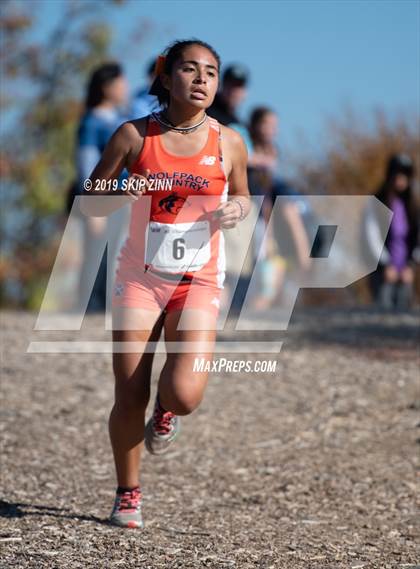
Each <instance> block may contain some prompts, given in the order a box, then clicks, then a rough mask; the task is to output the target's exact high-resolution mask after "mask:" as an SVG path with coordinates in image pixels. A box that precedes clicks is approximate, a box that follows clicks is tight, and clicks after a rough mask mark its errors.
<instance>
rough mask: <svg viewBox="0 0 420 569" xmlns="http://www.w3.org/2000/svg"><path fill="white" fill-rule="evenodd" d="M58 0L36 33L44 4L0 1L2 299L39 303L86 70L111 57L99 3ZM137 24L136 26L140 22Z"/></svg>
mask: <svg viewBox="0 0 420 569" xmlns="http://www.w3.org/2000/svg"><path fill="white" fill-rule="evenodd" d="M121 4H123V2H122V1H121V0H120V1H118V0H107V1H106V2H102V3H101V11H102V12H106V11H107V10H108V11H109V10H111V11H112V10H113V9H119V5H121ZM60 5H61V10H60V15H59V19H58V21H57V23H56V24H55V26H54V28H53V29H52V30H51V31H50V32H48V33H45V35H44V37H43V38H42V39H38V38H39V31H40V27H41V25H42V24H40V23H39V21H37V15H38V14H39V13H40V11H41V10H40V8H43V9H45V4H43V3H41V4H40V3H39V2H37V1H36V0H34V1H32V2H30V3H28V2H16V1H10V0H2V2H1V12H0V33H1V47H2V50H1V56H0V64H1V97H0V110H1V113H2V125H1V131H0V140H1V143H2V144H1V147H2V149H3V150H2V152H1V155H0V175H1V176H2V198H1V204H0V205H1V206H2V207H1V213H0V215H1V218H0V222H1V223H0V239H1V256H0V303H1V304H3V305H4V304H5V303H6V302H7V303H8V304H9V305H10V304H13V303H15V304H18V305H20V306H22V307H26V308H36V307H38V306H39V303H40V300H41V296H40V295H41V294H42V292H43V291H44V290H45V285H46V282H47V280H48V277H49V273H50V270H51V268H52V265H53V262H54V258H55V255H56V252H57V249H58V245H59V241H60V238H61V233H60V232H59V231H58V228H59V224H60V221H62V212H63V211H64V204H65V199H66V194H67V190H68V187H69V185H70V183H71V182H72V180H73V178H74V143H75V136H76V129H77V126H78V121H79V119H80V115H81V112H82V104H81V100H82V98H83V90H84V87H85V82H86V77H87V75H88V73H89V72H90V70H91V69H92V67H94V66H96V65H97V64H99V63H101V62H103V61H104V60H107V59H114V58H112V57H111V56H110V45H111V39H112V34H111V29H110V26H109V25H108V24H107V23H105V21H101V17H100V16H99V14H98V3H97V2H95V1H92V0H85V1H83V2H80V1H76V0H63V1H62V2H61V3H60ZM37 9H38V10H37ZM138 24H139V22H137V26H136V27H137V29H138V28H142V26H141V25H140V26H139V25H138ZM146 24H147V25H148V26H149V28H150V23H146ZM146 27H147V26H146ZM34 32H37V33H34ZM137 45H138V43H137Z"/></svg>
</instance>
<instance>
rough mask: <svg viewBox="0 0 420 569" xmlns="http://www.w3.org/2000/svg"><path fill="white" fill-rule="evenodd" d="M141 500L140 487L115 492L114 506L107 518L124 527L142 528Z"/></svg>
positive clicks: (113, 523)
mask: <svg viewBox="0 0 420 569" xmlns="http://www.w3.org/2000/svg"><path fill="white" fill-rule="evenodd" d="M141 502H142V493H141V490H140V488H134V490H129V491H127V492H124V493H122V494H116V497H115V502H114V507H113V509H112V512H111V516H110V518H109V521H110V523H111V524H112V525H115V526H120V527H126V528H143V527H144V523H143V518H142V515H141Z"/></svg>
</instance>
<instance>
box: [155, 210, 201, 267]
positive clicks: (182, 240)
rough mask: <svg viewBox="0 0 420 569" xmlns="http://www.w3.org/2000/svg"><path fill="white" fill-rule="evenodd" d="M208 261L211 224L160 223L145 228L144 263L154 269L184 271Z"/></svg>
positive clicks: (197, 222)
mask: <svg viewBox="0 0 420 569" xmlns="http://www.w3.org/2000/svg"><path fill="white" fill-rule="evenodd" d="M209 260H210V224H209V222H208V221H194V222H192V223H159V222H158V221H150V222H149V223H148V225H147V229H146V245H145V259H144V261H145V264H146V265H151V266H152V267H153V268H154V269H156V270H157V271H162V272H167V273H184V272H194V271H199V270H200V269H202V268H203V267H204V265H205V264H206V263H208V262H209Z"/></svg>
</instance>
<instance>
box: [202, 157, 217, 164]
mask: <svg viewBox="0 0 420 569" xmlns="http://www.w3.org/2000/svg"><path fill="white" fill-rule="evenodd" d="M215 162H216V156H203V158H202V159H201V160H200V162H199V164H204V166H213V164H214V163H215Z"/></svg>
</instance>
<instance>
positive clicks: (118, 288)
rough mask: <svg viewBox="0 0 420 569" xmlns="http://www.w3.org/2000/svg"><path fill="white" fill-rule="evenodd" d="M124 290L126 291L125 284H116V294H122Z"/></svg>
mask: <svg viewBox="0 0 420 569" xmlns="http://www.w3.org/2000/svg"><path fill="white" fill-rule="evenodd" d="M123 292H124V285H123V284H122V283H118V284H116V285H115V289H114V293H115V296H122V293H123Z"/></svg>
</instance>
